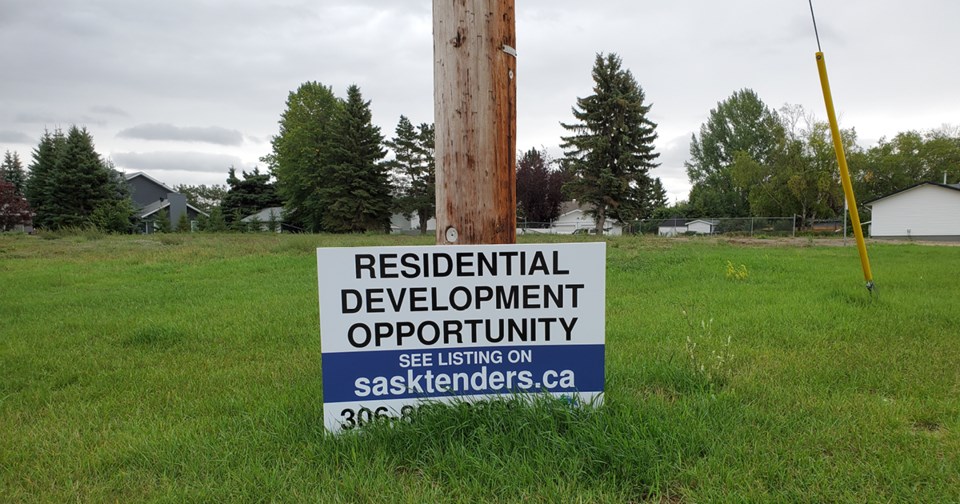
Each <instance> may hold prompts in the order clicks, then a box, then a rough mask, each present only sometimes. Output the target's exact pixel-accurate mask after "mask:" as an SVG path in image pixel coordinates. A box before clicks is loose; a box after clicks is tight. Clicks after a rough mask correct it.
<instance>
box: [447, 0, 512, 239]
mask: <svg viewBox="0 0 960 504" xmlns="http://www.w3.org/2000/svg"><path fill="white" fill-rule="evenodd" d="M515 48H516V26H515V21H514V0H433V57H434V63H433V65H434V66H433V68H434V76H433V88H434V107H435V108H434V119H435V122H436V151H435V152H436V161H437V244H438V245H448V244H480V243H515V242H516V239H517V236H516V235H517V213H516V207H517V204H516V201H517V194H516V192H517V191H516V187H517V184H516V150H517V140H516V133H517V119H516V118H517V83H516V81H517V52H516V49H515Z"/></svg>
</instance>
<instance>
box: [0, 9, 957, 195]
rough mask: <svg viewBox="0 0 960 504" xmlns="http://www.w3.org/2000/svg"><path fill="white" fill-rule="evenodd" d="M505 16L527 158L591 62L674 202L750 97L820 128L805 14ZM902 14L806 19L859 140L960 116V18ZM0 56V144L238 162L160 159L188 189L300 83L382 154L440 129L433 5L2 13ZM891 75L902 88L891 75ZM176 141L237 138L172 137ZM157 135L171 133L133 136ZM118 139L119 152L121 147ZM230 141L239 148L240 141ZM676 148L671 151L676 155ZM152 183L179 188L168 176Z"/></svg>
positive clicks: (239, 152) (587, 88)
mask: <svg viewBox="0 0 960 504" xmlns="http://www.w3.org/2000/svg"><path fill="white" fill-rule="evenodd" d="M517 4H518V5H517V16H516V19H517V49H518V51H519V58H518V65H519V67H518V72H517V106H518V118H517V119H518V130H517V138H518V145H517V147H518V148H519V149H526V148H530V147H533V146H536V147H539V146H546V147H547V148H548V149H550V151H551V153H553V152H557V151H558V148H557V146H558V145H559V141H560V136H561V135H564V134H565V132H564V131H563V129H562V128H561V127H560V125H559V123H560V122H561V121H566V122H569V121H571V119H572V116H571V113H570V107H571V106H572V105H573V104H574V102H575V100H576V98H577V97H582V96H586V95H587V94H589V93H590V92H591V89H592V86H593V83H592V82H591V79H590V70H591V66H592V64H593V56H594V54H595V53H597V52H600V51H613V52H617V53H618V54H620V55H621V56H622V57H623V61H624V64H625V65H626V66H627V67H628V68H630V69H631V71H632V72H633V73H634V75H635V76H636V78H637V80H638V81H639V82H640V84H641V85H642V86H643V88H644V90H645V91H646V95H647V99H648V101H650V102H652V103H653V104H654V106H653V109H652V114H653V115H654V117H652V119H653V120H654V121H655V122H657V123H658V125H659V126H658V132H659V133H660V136H661V138H662V139H666V140H663V141H661V142H658V148H659V149H660V152H661V154H662V157H661V159H660V162H661V164H662V166H661V167H660V168H658V169H657V170H654V172H653V174H654V175H657V176H660V177H661V178H663V179H664V183H665V184H667V186H668V190H669V191H670V192H671V194H674V193H679V192H681V191H683V190H684V188H685V187H688V184H687V182H686V176H685V173H684V172H683V170H682V161H683V159H681V158H685V157H686V155H687V152H686V146H685V145H680V144H685V143H686V142H687V141H689V133H686V134H685V132H689V131H693V130H695V129H696V128H697V127H698V126H699V125H700V124H701V123H702V122H703V121H704V120H705V118H706V116H707V114H708V112H709V110H710V109H711V108H713V107H715V106H716V104H717V102H718V101H720V100H723V99H724V98H726V97H727V96H729V95H730V93H732V92H733V91H736V90H738V89H741V88H744V87H749V88H752V89H754V90H755V91H757V92H758V94H759V95H760V96H761V98H762V99H763V100H764V101H765V102H766V103H767V104H768V105H770V106H772V107H779V106H780V105H781V104H783V103H798V104H803V105H804V106H806V107H807V108H808V109H810V110H816V111H822V110H823V102H822V95H821V94H820V87H819V82H818V80H817V73H816V66H815V63H814V60H813V52H814V51H815V50H816V42H815V41H814V38H813V30H812V25H811V24H810V22H809V10H808V8H807V6H806V4H805V3H797V4H790V5H787V4H784V3H782V2H768V1H763V0H733V1H732V2H710V1H708V0H694V1H691V2H659V3H657V2H653V3H649V2H647V3H641V2H635V1H631V0H607V1H604V2H583V1H581V0H554V1H550V2H546V1H540V2H517ZM897 5H898V4H896V3H894V2H892V1H890V0H849V1H847V2H832V3H827V2H819V3H817V6H816V7H817V17H818V22H819V25H820V35H821V40H822V42H823V44H824V45H823V48H824V51H825V52H826V53H827V57H828V61H829V63H830V70H831V83H832V84H833V87H834V88H833V91H834V98H835V99H836V100H837V107H838V111H839V112H840V113H841V115H842V116H843V117H844V118H845V121H846V123H847V125H849V126H855V127H856V128H857V130H858V132H859V133H860V134H861V135H862V137H863V138H879V137H880V136H887V137H890V136H892V135H894V134H896V133H897V132H898V131H901V130H905V129H923V128H930V127H935V126H937V125H938V124H940V123H941V122H945V121H956V117H960V105H958V104H957V100H956V99H955V95H956V89H957V88H958V86H960V66H957V65H949V64H944V62H945V61H950V58H951V56H952V54H953V53H952V49H950V48H951V47H956V46H957V45H958V44H960V31H958V30H956V26H955V24H956V23H955V20H956V19H958V18H960V2H944V1H943V0H915V1H914V2H913V3H912V4H911V8H910V9H901V8H898V6H897ZM931 12H934V13H936V15H931V14H930V13H931ZM641 26H642V29H638V27H641ZM841 28H842V29H841ZM238 34H242V36H238ZM0 47H16V48H18V50H16V51H0V68H3V69H4V84H3V93H2V95H3V96H0V110H3V111H7V112H6V113H5V114H0V131H14V132H15V131H18V130H23V131H26V132H28V133H30V134H32V135H33V136H34V137H38V136H39V134H40V133H42V128H43V127H44V126H46V127H47V128H55V127H57V126H61V127H69V126H70V125H71V124H78V125H89V126H91V130H93V132H94V133H95V135H96V138H97V144H98V147H99V148H102V149H103V150H104V151H107V152H111V151H112V152H118V151H126V152H127V153H128V155H134V154H131V153H130V151H136V150H138V149H139V148H140V147H139V146H138V143H140V140H141V139H143V138H148V139H162V140H175V141H187V142H206V143H212V144H213V145H216V146H217V148H218V149H219V150H221V151H222V153H223V154H224V155H229V156H230V157H231V158H232V160H223V161H221V162H217V163H215V164H214V165H213V166H214V167H215V170H216V172H217V173H216V174H214V173H212V172H200V171H197V170H198V169H201V170H202V169H213V168H209V167H207V168H204V166H207V165H205V164H204V163H199V164H194V163H193V162H189V163H188V162H187V161H190V160H189V159H185V160H177V159H173V158H171V157H169V156H171V154H169V153H168V154H166V156H168V157H167V158H164V159H163V161H169V162H171V163H179V162H180V161H184V162H185V163H186V164H185V166H192V167H194V168H191V169H190V170H185V171H183V172H182V173H178V174H177V176H182V177H189V176H190V175H191V173H197V174H199V173H210V176H211V177H220V178H221V180H220V183H222V178H223V176H222V175H221V174H220V173H225V170H226V167H227V166H229V165H230V164H236V165H237V167H238V168H240V165H239V162H238V160H239V159H246V160H254V159H257V158H258V157H260V156H262V155H264V154H266V153H267V152H268V151H269V146H268V145H266V142H268V141H269V138H270V137H271V136H272V135H276V134H277V120H278V119H279V116H280V114H281V113H282V112H283V110H284V100H285V99H286V97H287V95H288V93H289V92H290V91H293V90H295V89H296V88H297V86H298V85H299V84H301V83H303V82H305V81H308V80H316V81H320V82H322V83H323V84H326V85H330V86H332V87H333V88H334V90H335V92H336V93H337V94H338V95H339V96H343V95H344V92H345V89H346V87H347V86H348V85H349V84H351V83H356V84H358V85H359V86H360V87H361V89H362V90H363V94H364V98H365V99H368V100H372V111H373V119H374V122H375V123H376V124H378V125H379V126H380V127H381V128H382V132H383V133H384V135H386V136H388V137H389V136H392V134H393V131H394V126H395V125H396V121H397V119H398V117H399V116H400V114H404V115H406V116H408V117H410V119H411V120H412V121H414V122H415V123H419V122H423V121H428V122H429V121H432V120H433V119H432V118H433V50H432V47H433V37H432V19H431V6H430V2H427V1H426V0H420V1H416V2H413V1H406V2H384V1H383V0H324V1H322V2H316V1H312V2H311V1H307V0H284V1H282V2H262V1H254V0H234V1H232V2H229V6H226V5H225V4H224V3H223V2H195V1H191V0H168V1H166V2H130V1H129V0H97V1H95V2H79V3H78V2H33V1H30V0H0ZM90 55H96V57H90ZM890 61H897V62H898V64H900V66H901V67H902V68H900V70H902V71H901V72H898V73H896V74H890V72H888V69H889V62H890ZM38 62H42V64H38ZM918 76H919V77H918ZM17 113H19V114H17ZM84 114H86V115H84ZM821 115H822V113H821ZM130 118H136V120H131V119H130ZM24 124H26V125H28V127H23V125H24ZM136 124H140V126H135V125H136ZM184 124H186V125H190V124H193V125H196V124H199V125H204V124H221V125H228V126H229V127H230V128H231V130H225V129H223V130H213V129H209V128H197V129H195V130H193V131H190V130H189V129H187V128H177V127H175V126H170V125H184ZM157 125H160V126H163V127H165V128H166V131H163V130H162V128H160V129H157V128H145V127H146V126H157ZM94 126H101V127H94ZM131 126H134V127H133V128H130V127H131ZM124 128H130V129H128V130H125V131H124V133H125V134H127V135H129V136H123V135H119V134H118V133H120V130H123V129H124ZM233 129H235V130H237V131H242V132H243V134H244V135H245V136H241V137H240V140H237V138H238V133H237V132H236V131H233ZM681 136H683V137H684V138H683V141H682V142H679V143H678V142H675V141H674V140H673V139H676V138H679V137H681ZM196 145H198V147H197V150H201V147H199V145H201V144H196ZM160 148H161V147H158V148H157V149H160ZM136 155H137V156H149V155H147V154H136ZM135 161H138V162H145V160H144V159H135ZM194 161H195V160H194ZM197 167H199V168H197ZM249 167H250V165H248V168H249ZM143 169H149V168H143ZM158 169H161V170H163V169H166V170H167V173H172V171H173V170H171V169H168V166H167V165H164V164H163V163H160V164H159V166H158ZM196 178H197V180H200V175H197V176H196ZM182 181H183V182H190V180H188V179H185V180H182ZM681 199H682V198H681Z"/></svg>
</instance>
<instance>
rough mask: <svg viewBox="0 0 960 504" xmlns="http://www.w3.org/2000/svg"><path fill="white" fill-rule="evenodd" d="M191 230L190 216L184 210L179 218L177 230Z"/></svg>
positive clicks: (184, 231) (182, 231) (179, 231)
mask: <svg viewBox="0 0 960 504" xmlns="http://www.w3.org/2000/svg"><path fill="white" fill-rule="evenodd" d="M190 231H191V229H190V218H188V217H187V212H183V213H182V214H180V218H179V219H178V220H177V232H178V233H189V232H190Z"/></svg>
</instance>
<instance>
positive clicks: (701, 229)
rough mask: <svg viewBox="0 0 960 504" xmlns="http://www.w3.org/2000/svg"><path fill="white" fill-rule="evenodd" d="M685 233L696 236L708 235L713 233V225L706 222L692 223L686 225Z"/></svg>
mask: <svg viewBox="0 0 960 504" xmlns="http://www.w3.org/2000/svg"><path fill="white" fill-rule="evenodd" d="M687 231H693V232H694V233H697V234H710V233H712V232H713V225H712V224H710V223H709V222H706V221H700V220H698V221H693V222H688V223H687Z"/></svg>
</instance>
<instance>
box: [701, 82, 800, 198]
mask: <svg viewBox="0 0 960 504" xmlns="http://www.w3.org/2000/svg"><path fill="white" fill-rule="evenodd" d="M783 136H784V133H783V128H782V126H781V124H780V121H779V120H778V119H777V116H776V113H775V112H773V111H771V110H770V109H769V108H768V107H767V106H766V105H765V104H764V103H763V101H762V100H760V97H759V96H757V94H756V93H755V92H753V91H752V90H750V89H742V90H740V91H737V92H735V93H733V95H731V96H730V97H729V98H727V99H726V100H724V101H722V102H720V103H718V104H717V108H715V109H713V110H711V111H710V115H709V117H708V118H707V122H705V123H704V124H703V125H702V126H700V135H699V136H697V135H696V134H694V135H693V138H692V139H691V141H690V160H689V161H687V162H686V163H684V165H685V166H686V169H687V176H688V178H689V179H690V182H691V183H692V184H693V188H692V189H691V191H690V205H691V206H692V207H693V209H694V210H693V211H694V212H695V213H697V214H698V215H701V216H709V217H746V216H748V215H749V213H750V206H749V200H748V192H749V191H748V190H749V187H745V186H742V185H740V184H737V182H736V181H735V180H734V177H733V173H732V171H731V167H732V165H733V163H734V161H735V160H736V159H737V155H738V153H742V154H741V158H742V159H751V160H753V161H754V162H757V163H759V164H761V165H767V164H768V163H769V162H770V160H771V158H772V156H773V154H774V153H775V152H776V149H777V147H778V145H779V144H780V143H781V141H782V139H783ZM743 155H745V156H747V157H746V158H743V157H742V156H743Z"/></svg>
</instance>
